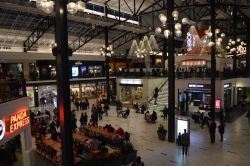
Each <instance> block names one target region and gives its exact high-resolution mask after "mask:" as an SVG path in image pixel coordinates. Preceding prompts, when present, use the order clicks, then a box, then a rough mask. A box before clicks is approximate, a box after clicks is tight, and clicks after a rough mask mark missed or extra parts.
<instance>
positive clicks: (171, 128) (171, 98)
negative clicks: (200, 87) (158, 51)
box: [167, 0, 175, 142]
mask: <svg viewBox="0 0 250 166" xmlns="http://www.w3.org/2000/svg"><path fill="white" fill-rule="evenodd" d="M173 10H174V0H168V1H167V18H168V20H167V25H168V29H169V31H170V35H169V37H168V39H167V43H168V109H169V115H168V116H169V118H168V141H169V142H174V141H175V73H174V71H175V64H174V63H175V57H174V18H173V16H172V12H173Z"/></svg>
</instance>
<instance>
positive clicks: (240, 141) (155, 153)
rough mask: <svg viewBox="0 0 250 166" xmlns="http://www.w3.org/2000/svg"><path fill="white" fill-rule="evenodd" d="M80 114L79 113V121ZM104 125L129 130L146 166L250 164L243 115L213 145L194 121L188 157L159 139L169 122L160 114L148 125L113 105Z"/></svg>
mask: <svg viewBox="0 0 250 166" xmlns="http://www.w3.org/2000/svg"><path fill="white" fill-rule="evenodd" d="M80 113H81V112H80V111H79V112H77V117H78V120H79V117H80ZM88 114H90V111H89V112H88ZM89 117H90V116H89ZM105 124H112V125H113V126H114V127H115V128H118V127H122V128H123V129H125V130H127V131H128V132H130V133H131V142H132V143H133V145H134V146H135V148H136V149H137V150H138V155H140V156H141V157H142V160H143V161H144V163H145V165H147V166H171V165H178V166H184V165H185V166H189V165H190V166H191V165H192V166H249V165H250V158H249V154H250V124H247V119H246V118H245V116H244V115H243V116H241V117H240V118H238V119H237V120H235V121H234V122H233V123H226V130H225V136H224V142H220V141H219V134H218V132H217V135H216V143H215V144H213V145H211V144H210V137H209V133H208V129H207V128H206V127H204V129H201V127H200V125H198V124H194V123H193V121H192V120H191V146H190V148H189V151H188V155H187V156H183V155H182V149H181V148H180V147H178V146H177V145H176V144H175V143H169V142H168V141H160V140H159V139H158V137H157V133H156V130H157V127H158V126H159V124H163V125H165V127H166V128H167V121H164V120H163V118H162V117H160V115H159V114H158V121H157V123H156V124H149V123H147V122H146V121H145V120H144V115H141V114H137V113H135V112H134V111H133V110H132V111H131V114H130V116H129V118H128V119H124V118H118V117H117V116H116V112H115V107H113V106H111V110H110V111H109V116H108V117H106V116H105V115H104V116H103V120H101V121H99V125H105ZM78 125H79V122H78ZM37 165H39V164H37Z"/></svg>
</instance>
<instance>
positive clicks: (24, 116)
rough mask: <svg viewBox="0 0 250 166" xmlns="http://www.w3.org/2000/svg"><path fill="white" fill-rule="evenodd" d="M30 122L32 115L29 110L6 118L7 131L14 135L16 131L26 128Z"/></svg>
mask: <svg viewBox="0 0 250 166" xmlns="http://www.w3.org/2000/svg"><path fill="white" fill-rule="evenodd" d="M29 122H30V113H29V111H28V110H27V111H26V110H24V111H20V112H18V113H16V114H14V115H11V116H10V117H8V118H6V120H5V126H6V131H7V132H10V133H13V132H14V131H16V130H18V129H20V128H22V127H24V126H26V125H27V124H29Z"/></svg>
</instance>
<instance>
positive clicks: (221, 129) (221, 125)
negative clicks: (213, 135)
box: [218, 121, 225, 142]
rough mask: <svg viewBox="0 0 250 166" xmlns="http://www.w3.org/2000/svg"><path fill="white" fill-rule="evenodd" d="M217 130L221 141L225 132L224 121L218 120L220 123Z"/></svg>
mask: <svg viewBox="0 0 250 166" xmlns="http://www.w3.org/2000/svg"><path fill="white" fill-rule="evenodd" d="M218 131H219V133H220V141H221V142H223V134H224V132H225V123H224V121H221V122H220V125H219V126H218Z"/></svg>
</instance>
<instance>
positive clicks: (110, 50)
mask: <svg viewBox="0 0 250 166" xmlns="http://www.w3.org/2000/svg"><path fill="white" fill-rule="evenodd" d="M100 51H101V56H104V57H112V56H113V55H114V54H115V52H114V50H113V47H112V46H111V45H110V46H108V47H107V48H105V47H101V48H100Z"/></svg>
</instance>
